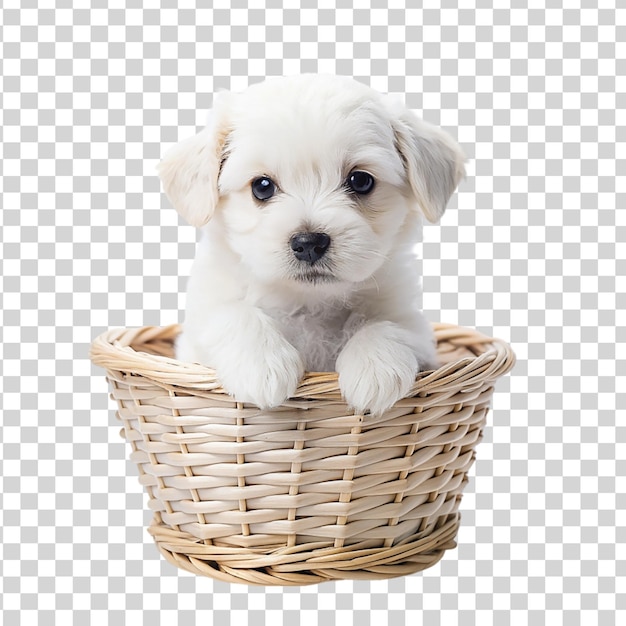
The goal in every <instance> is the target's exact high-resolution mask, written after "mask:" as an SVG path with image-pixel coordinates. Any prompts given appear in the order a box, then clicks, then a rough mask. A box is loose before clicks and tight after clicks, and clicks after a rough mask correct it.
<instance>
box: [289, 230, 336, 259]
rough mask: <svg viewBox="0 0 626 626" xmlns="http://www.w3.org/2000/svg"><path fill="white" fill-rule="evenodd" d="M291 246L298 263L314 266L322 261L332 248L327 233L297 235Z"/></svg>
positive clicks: (292, 239) (290, 243) (293, 238)
mask: <svg viewBox="0 0 626 626" xmlns="http://www.w3.org/2000/svg"><path fill="white" fill-rule="evenodd" d="M289 245H290V246H291V249H292V250H293V253H294V255H295V257H296V259H298V261H304V262H306V263H310V264H311V265H313V263H315V261H317V260H318V259H321V258H322V257H323V256H324V254H326V250H328V247H329V246H330V237H329V236H328V235H327V234H326V233H296V234H295V235H294V236H293V237H292V238H291V239H290V240H289Z"/></svg>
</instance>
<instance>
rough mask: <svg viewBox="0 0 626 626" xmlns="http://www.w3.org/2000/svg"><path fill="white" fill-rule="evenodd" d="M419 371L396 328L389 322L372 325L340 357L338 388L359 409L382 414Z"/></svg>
mask: <svg viewBox="0 0 626 626" xmlns="http://www.w3.org/2000/svg"><path fill="white" fill-rule="evenodd" d="M418 370H419V364H418V362H417V358H416V356H415V354H414V352H413V350H412V349H411V348H409V347H408V346H407V345H406V343H404V342H402V341H399V340H398V332H397V329H396V328H394V325H393V324H391V323H387V322H379V323H375V324H371V325H369V326H366V327H364V328H362V329H361V330H359V331H358V332H357V333H356V334H355V335H354V336H353V337H352V338H351V339H350V341H348V343H347V344H346V346H345V347H344V349H343V350H342V351H341V353H340V354H339V357H338V359H337V371H338V372H339V388H340V389H341V392H342V394H343V396H344V398H345V400H346V402H347V403H348V404H349V405H350V406H351V407H352V408H353V409H355V410H356V411H357V412H359V413H365V412H366V411H368V410H369V412H370V413H371V414H372V415H380V414H381V413H383V412H384V411H386V410H387V409H388V408H390V407H391V406H393V405H394V404H395V403H396V402H397V401H398V400H400V399H401V398H403V397H405V396H406V395H407V394H408V392H409V390H410V389H411V387H412V386H413V383H414V382H415V376H416V374H417V372H418Z"/></svg>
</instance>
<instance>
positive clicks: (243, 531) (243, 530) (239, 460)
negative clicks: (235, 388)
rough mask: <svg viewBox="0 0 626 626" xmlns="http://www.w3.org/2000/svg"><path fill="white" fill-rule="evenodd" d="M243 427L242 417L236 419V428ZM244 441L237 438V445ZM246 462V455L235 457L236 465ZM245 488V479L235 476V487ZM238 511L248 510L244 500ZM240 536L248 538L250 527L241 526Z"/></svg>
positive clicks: (238, 407)
mask: <svg viewBox="0 0 626 626" xmlns="http://www.w3.org/2000/svg"><path fill="white" fill-rule="evenodd" d="M242 409H243V403H241V402H237V410H238V411H241V410H242ZM243 425H244V418H242V417H238V418H237V426H243ZM243 441H244V439H243V437H241V436H239V437H237V443H243ZM245 462H246V455H245V454H238V455H237V465H244V464H245ZM245 486H246V479H245V477H244V476H237V487H239V488H243V487H245ZM239 510H240V511H241V512H242V513H245V512H246V511H247V510H248V504H247V502H246V499H245V498H241V499H240V500H239ZM241 534H242V535H243V536H244V537H248V536H249V535H250V526H249V525H248V524H246V523H243V522H242V524H241Z"/></svg>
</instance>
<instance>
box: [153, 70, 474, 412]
mask: <svg viewBox="0 0 626 626" xmlns="http://www.w3.org/2000/svg"><path fill="white" fill-rule="evenodd" d="M463 161H464V157H463V155H462V153H461V151H460V149H459V147H458V145H457V144H456V143H455V142H454V141H453V140H452V139H451V138H450V137H449V136H448V135H446V134H445V133H443V132H442V131H441V130H440V129H438V128H436V127H433V126H430V125H428V124H426V123H424V122H423V121H421V120H420V119H418V118H417V117H415V116H414V115H413V114H412V113H411V112H410V111H409V110H407V109H405V108H404V107H402V106H400V105H398V104H394V103H392V102H391V101H390V100H388V99H387V98H386V97H384V96H382V95H380V94H378V93H377V92H375V91H373V90H372V89H370V88H368V87H366V86H365V85H362V84H360V83H358V82H355V81H353V80H351V79H348V78H345V77H336V76H317V75H303V76H294V77H288V78H281V79H269V80H267V81H265V82H263V83H260V84H257V85H254V86H252V87H250V88H249V89H247V90H246V91H244V92H243V93H240V94H233V93H224V94H221V97H219V98H218V99H217V103H216V105H215V107H214V109H213V111H212V115H211V117H210V120H209V123H208V125H207V127H206V128H205V129H204V130H203V131H201V132H200V133H199V134H198V135H196V136H195V137H192V138H191V139H188V140H187V141H184V142H182V143H181V144H179V145H177V146H176V147H174V148H173V149H172V150H171V151H170V152H169V153H168V154H167V155H166V156H165V158H164V159H163V161H162V162H161V164H160V165H159V174H160V176H161V179H162V181H163V186H164V189H165V193H166V194H167V196H168V198H169V199H170V201H171V202H172V204H173V205H174V207H176V209H177V210H178V211H179V213H180V214H181V215H182V216H183V217H184V218H185V219H186V220H187V221H188V222H189V223H190V224H192V225H194V226H197V227H199V228H201V229H202V237H201V240H200V243H199V246H198V252H197V257H196V259H195V262H194V265H193V269H192V273H191V277H190V279H189V285H188V295H187V313H186V318H185V322H184V326H183V328H184V330H183V333H182V335H181V336H180V339H179V342H178V345H177V357H178V358H179V359H181V360H185V361H193V362H199V363H203V364H206V365H209V366H211V367H214V368H215V369H216V372H217V375H218V377H219V379H220V381H221V382H222V384H223V386H224V388H225V389H226V390H227V391H228V392H229V393H230V394H232V395H233V396H235V398H236V399H237V400H239V401H242V402H251V403H254V404H256V405H258V406H259V407H261V408H267V407H272V406H276V405H278V404H280V403H282V402H283V401H284V400H285V399H286V398H288V397H289V396H291V395H292V394H293V393H294V391H295V390H296V387H297V385H298V382H299V380H300V378H301V377H302V375H303V374H304V371H305V370H312V371H328V370H335V369H336V370H337V372H338V373H339V385H340V388H341V391H342V393H343V395H344V397H345V399H346V401H347V402H348V403H349V405H350V406H351V407H353V408H354V409H355V410H356V411H358V412H360V413H364V412H366V411H370V412H371V413H372V414H379V413H381V412H383V411H384V410H385V409H387V408H389V407H390V406H391V405H393V404H394V403H395V402H396V401H397V400H398V399H400V398H402V397H403V396H405V395H406V394H407V393H408V391H409V390H410V388H411V386H412V385H413V383H414V381H415V376H416V374H417V372H418V371H420V369H421V370H424V369H431V368H434V367H436V366H437V360H436V352H435V346H434V339H433V334H432V331H431V328H430V325H429V324H428V323H427V321H426V320H425V318H424V317H423V315H422V313H421V312H420V310H419V296H420V286H419V280H418V276H417V275H416V271H415V258H414V253H413V247H414V245H415V243H416V241H418V239H419V235H420V231H419V228H420V221H421V217H422V216H424V217H426V218H427V219H428V220H429V221H431V222H435V221H437V220H438V219H439V218H440V216H441V215H442V214H443V212H444V210H445V207H446V204H447V202H448V199H449V198H450V196H451V194H452V193H453V191H454V189H455V188H456V186H457V184H458V182H459V180H460V179H461V177H462V176H463V174H464V169H463Z"/></svg>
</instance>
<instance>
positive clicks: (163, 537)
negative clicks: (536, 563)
mask: <svg viewBox="0 0 626 626" xmlns="http://www.w3.org/2000/svg"><path fill="white" fill-rule="evenodd" d="M179 332H180V328H179V327H178V326H168V327H164V328H159V327H146V328H140V329H131V330H127V329H117V330H112V331H109V332H107V333H105V334H103V335H101V336H100V337H98V338H97V339H96V340H95V341H94V343H93V345H92V351H91V357H92V360H93V361H94V363H96V364H97V365H100V366H102V367H104V368H105V369H106V371H107V378H108V380H109V383H110V388H111V391H112V397H113V398H114V399H115V400H116V401H117V404H118V413H117V416H118V418H119V419H120V421H121V422H122V424H123V431H122V434H123V436H124V437H125V438H126V440H127V441H128V443H129V444H130V446H131V449H132V453H131V460H133V461H134V462H135V463H136V464H137V466H138V468H139V474H140V482H141V484H142V485H143V486H144V487H145V489H146V491H147V493H148V495H149V497H150V501H149V506H150V508H151V509H152V510H153V511H154V521H153V524H152V526H151V527H150V529H149V532H150V533H151V534H152V535H153V537H154V539H155V541H156V543H157V546H158V548H159V550H160V551H161V553H162V554H163V555H164V556H165V557H166V558H167V559H168V560H169V561H170V562H172V563H174V564H175V565H177V566H179V567H182V568H184V569H186V570H189V571H191V572H194V573H196V574H202V575H207V576H211V577H213V578H217V579H220V580H224V581H228V582H243V583H248V584H260V585H303V584H309V583H318V582H323V581H327V580H334V579H340V578H351V579H355V578H366V579H372V578H389V577H393V576H402V575H405V574H409V573H413V572H416V571H419V570H422V569H425V568H427V567H430V566H431V565H434V564H435V563H436V562H437V561H439V559H440V558H441V557H442V556H443V554H444V552H445V551H446V550H448V549H450V548H454V547H455V545H456V544H455V536H456V533H457V529H458V525H459V513H458V507H459V503H460V500H461V494H462V490H463V487H464V485H465V483H466V482H467V472H468V469H469V468H470V466H471V465H472V463H473V460H474V447H475V446H476V444H477V443H478V442H479V441H480V438H481V432H482V428H483V426H484V423H485V418H486V415H487V411H488V406H489V402H490V399H491V396H492V394H493V386H494V383H495V381H496V379H497V378H499V377H500V376H502V375H504V374H505V373H507V372H508V371H509V370H510V369H511V368H512V367H513V364H514V355H513V352H512V351H511V349H510V347H509V346H508V345H507V344H506V343H504V342H502V341H499V340H496V339H492V338H489V337H485V336H483V335H480V334H479V333H477V332H475V331H472V330H469V329H464V328H459V327H456V326H449V325H443V324H438V325H435V334H436V337H437V341H438V347H439V355H440V357H441V360H442V362H443V363H444V364H443V365H442V366H441V367H440V368H439V369H438V370H435V371H434V372H426V373H421V374H420V375H419V376H418V377H417V379H416V382H415V385H414V387H413V390H412V392H411V395H410V397H407V398H405V399H403V400H400V401H399V402H398V403H396V405H395V406H394V407H392V408H391V409H390V410H389V411H387V412H386V413H385V414H384V415H382V416H380V417H376V418H373V417H371V416H362V415H354V414H353V413H352V412H350V410H349V409H348V407H347V406H346V404H345V403H344V402H343V400H342V398H341V394H340V392H339V387H338V382H337V374H336V373H309V374H307V375H306V377H305V379H304V380H303V381H302V382H301V384H300V387H299V388H298V391H297V393H296V395H295V397H294V398H292V399H290V400H289V401H287V402H286V403H285V404H284V405H281V406H280V407H278V408H276V409H272V410H271V411H260V410H259V409H258V408H256V407H254V406H252V405H248V404H242V403H238V402H236V401H235V400H234V399H233V398H232V397H231V396H228V395H227V394H226V393H225V392H224V390H223V389H222V388H221V387H220V384H219V382H218V380H217V378H216V376H215V372H214V371H213V370H211V369H209V368H206V367H203V366H201V365H197V364H190V363H182V362H180V361H177V360H175V359H174V358H173V357H172V355H173V342H174V340H175V338H176V336H177V335H178V333H179Z"/></svg>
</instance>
